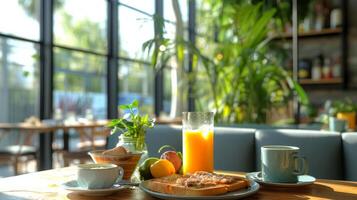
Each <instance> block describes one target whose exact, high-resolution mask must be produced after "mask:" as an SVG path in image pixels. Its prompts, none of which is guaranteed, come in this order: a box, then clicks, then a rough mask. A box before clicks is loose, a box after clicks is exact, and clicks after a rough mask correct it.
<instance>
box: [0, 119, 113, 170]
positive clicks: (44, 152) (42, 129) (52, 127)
mask: <svg viewBox="0 0 357 200" xmlns="http://www.w3.org/2000/svg"><path fill="white" fill-rule="evenodd" d="M107 124H108V120H99V121H93V122H92V121H89V122H86V123H80V122H72V123H62V124H44V123H40V124H38V125H32V124H28V123H0V130H3V131H5V132H9V131H16V132H18V133H24V134H27V136H31V135H32V134H52V133H53V132H55V131H57V130H63V132H64V134H63V150H65V151H67V150H68V149H69V134H68V131H69V130H70V129H76V130H83V129H95V128H100V127H106V125H107ZM49 138H50V140H51V141H49V142H48V143H45V142H41V141H40V142H39V144H40V153H39V158H38V168H39V170H43V169H50V168H52V140H53V137H52V136H51V137H49ZM92 140H93V138H92ZM92 142H93V141H92ZM20 145H21V144H20Z"/></svg>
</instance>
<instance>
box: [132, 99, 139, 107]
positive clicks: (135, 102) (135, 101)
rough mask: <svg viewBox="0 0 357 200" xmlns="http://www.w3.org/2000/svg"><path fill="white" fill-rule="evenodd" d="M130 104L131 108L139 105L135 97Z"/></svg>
mask: <svg viewBox="0 0 357 200" xmlns="http://www.w3.org/2000/svg"><path fill="white" fill-rule="evenodd" d="M131 106H132V107H133V108H137V107H139V101H138V100H136V99H135V100H134V101H133V102H132V103H131Z"/></svg>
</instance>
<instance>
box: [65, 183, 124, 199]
mask: <svg viewBox="0 0 357 200" xmlns="http://www.w3.org/2000/svg"><path fill="white" fill-rule="evenodd" d="M61 186H62V188H64V189H66V190H68V191H72V192H76V193H78V194H80V195H84V196H107V195H111V194H113V193H115V192H117V191H119V190H121V189H123V188H125V186H122V185H117V184H115V185H113V186H112V187H111V188H105V189H87V188H82V187H80V186H79V185H78V184H77V181H76V180H72V181H68V182H65V183H63V184H62V185H61Z"/></svg>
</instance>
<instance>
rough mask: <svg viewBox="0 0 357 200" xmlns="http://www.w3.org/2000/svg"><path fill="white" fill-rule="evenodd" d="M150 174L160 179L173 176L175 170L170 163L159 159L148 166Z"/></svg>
mask: <svg viewBox="0 0 357 200" xmlns="http://www.w3.org/2000/svg"><path fill="white" fill-rule="evenodd" d="M150 172H151V175H152V176H153V177H154V178H160V177H164V176H170V175H172V174H175V172H176V170H175V167H174V165H173V164H172V163H171V162H170V161H168V160H166V159H159V160H158V161H156V162H155V163H154V164H152V165H151V166H150Z"/></svg>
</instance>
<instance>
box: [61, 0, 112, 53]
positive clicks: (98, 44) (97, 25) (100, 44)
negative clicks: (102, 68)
mask: <svg viewBox="0 0 357 200" xmlns="http://www.w3.org/2000/svg"><path fill="white" fill-rule="evenodd" d="M106 11H107V1H105V0H86V1H83V0H55V13H54V42H55V43H56V44H60V45H65V46H71V47H76V48H82V49H90V50H94V51H98V52H106V49H107V31H106V20H107V17H106V15H107V13H106Z"/></svg>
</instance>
